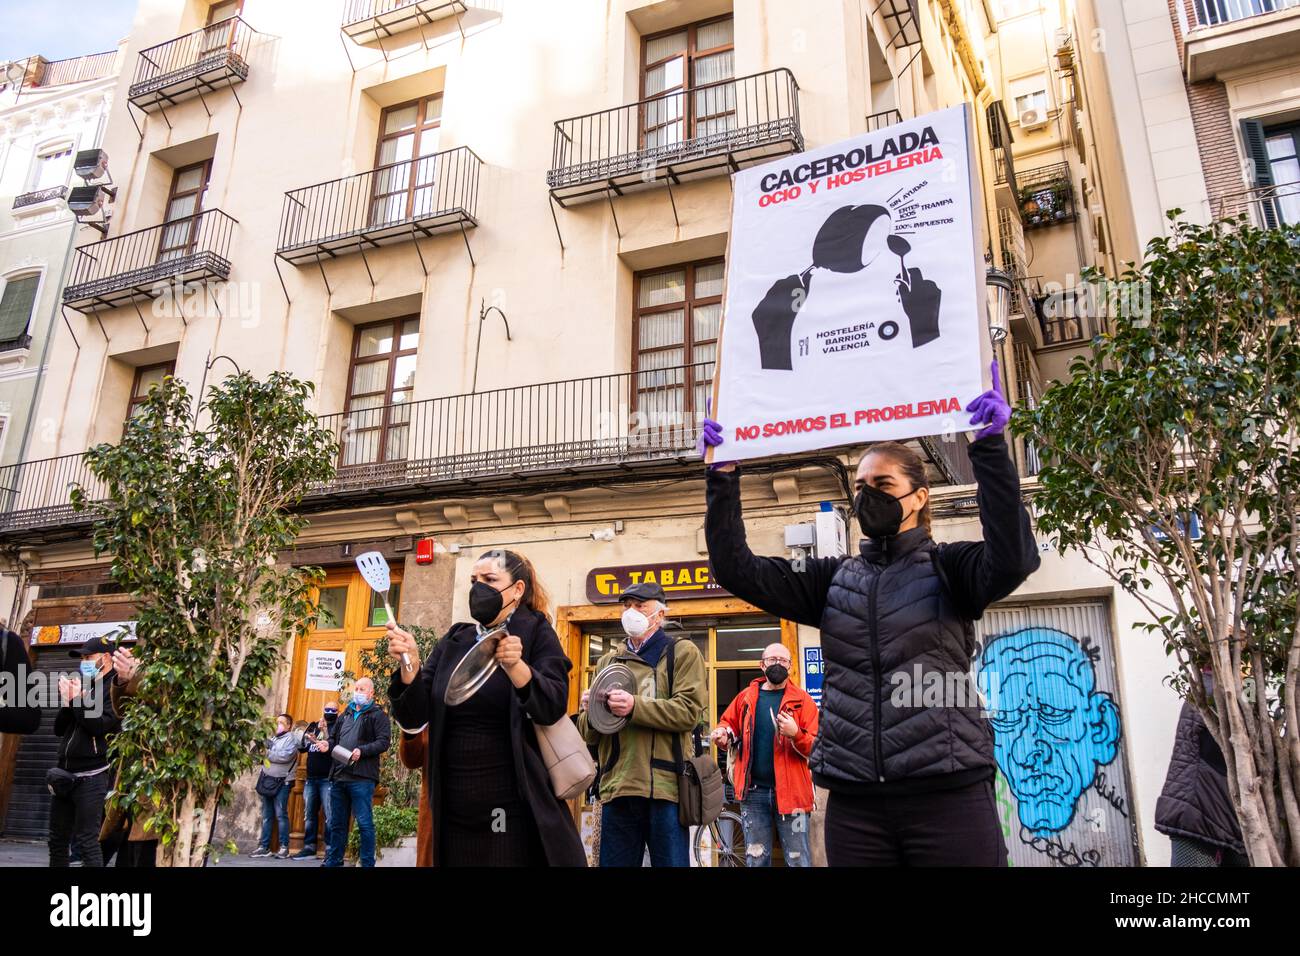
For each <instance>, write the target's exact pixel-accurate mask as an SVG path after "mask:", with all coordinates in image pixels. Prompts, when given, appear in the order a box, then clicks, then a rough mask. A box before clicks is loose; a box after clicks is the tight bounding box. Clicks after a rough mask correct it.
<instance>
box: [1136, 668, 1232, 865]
mask: <svg viewBox="0 0 1300 956" xmlns="http://www.w3.org/2000/svg"><path fill="white" fill-rule="evenodd" d="M1203 679H1204V680H1205V682H1206V685H1207V686H1206V693H1207V694H1213V692H1214V691H1213V678H1212V675H1210V674H1208V673H1206V674H1205V675H1204V678H1203ZM1156 829H1157V830H1159V831H1160V832H1161V833H1163V834H1165V835H1166V836H1167V837H1169V840H1170V842H1171V843H1172V844H1173V852H1172V855H1171V858H1170V861H1169V865H1170V866H1248V865H1249V861H1248V860H1247V857H1246V847H1245V844H1244V843H1243V842H1242V839H1241V826H1240V825H1239V824H1238V822H1237V812H1236V811H1235V810H1234V809H1233V807H1232V798H1231V797H1229V795H1228V765H1227V764H1226V763H1225V762H1224V759H1223V751H1222V750H1220V749H1219V745H1218V744H1217V743H1215V741H1214V737H1213V736H1211V734H1210V731H1209V728H1207V727H1206V726H1205V719H1204V718H1203V717H1201V712H1200V711H1199V710H1198V709H1197V708H1196V705H1195V704H1194V703H1193V702H1192V701H1190V700H1188V701H1184V703H1183V709H1182V712H1181V713H1179V715H1178V729H1177V731H1175V733H1174V749H1173V753H1172V754H1171V755H1170V757H1169V771H1168V773H1167V774H1166V775H1165V786H1164V789H1163V790H1161V791H1160V799H1158V800H1157V801H1156Z"/></svg>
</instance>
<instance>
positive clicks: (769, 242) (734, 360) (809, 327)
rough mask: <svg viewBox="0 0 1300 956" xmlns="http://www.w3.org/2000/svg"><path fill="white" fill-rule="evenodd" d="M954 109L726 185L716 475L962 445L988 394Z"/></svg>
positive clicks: (971, 204) (965, 156)
mask: <svg viewBox="0 0 1300 956" xmlns="http://www.w3.org/2000/svg"><path fill="white" fill-rule="evenodd" d="M970 124H971V119H970V113H969V110H968V108H967V106H966V105H965V104H963V105H961V106H954V107H952V108H951V109H946V110H940V111H938V112H935V113H930V114H928V115H926V116H920V117H917V118H916V119H914V120H908V121H906V122H904V123H899V124H897V125H894V126H890V127H887V128H885V129H881V130H878V131H876V132H872V133H867V134H865V135H863V136H858V137H856V138H854V139H850V140H845V141H843V142H841V143H836V144H834V145H831V146H825V147H822V148H820V149H815V150H810V151H808V152H805V153H800V154H798V155H796V156H789V157H786V158H784V159H781V160H778V161H776V162H773V163H767V164H764V165H762V166H756V167H754V168H752V169H748V170H745V171H743V172H740V173H737V174H736V176H735V190H734V193H733V197H734V198H733V200H732V224H731V239H730V247H729V250H728V255H727V290H726V300H725V301H726V305H725V308H724V321H723V327H722V343H721V357H720V361H719V366H718V374H717V382H716V388H717V395H716V400H715V403H714V410H715V414H714V415H713V417H714V418H715V419H717V420H718V421H719V422H720V423H721V424H722V426H723V429H724V431H723V435H724V437H725V439H726V442H725V444H724V445H722V446H721V448H720V449H719V451H718V455H719V457H720V458H722V459H727V460H730V459H744V458H757V457H760V456H763V455H775V454H788V453H791V452H799V451H810V450H813V449H817V448H826V447H830V446H833V445H846V444H854V443H858V442H867V441H879V440H885V439H905V438H913V437H916V436H918V435H936V434H945V433H952V432H954V431H968V430H970V429H971V426H970V416H969V414H968V413H966V412H965V411H964V409H965V406H966V403H967V402H969V401H970V400H971V399H973V398H975V396H977V395H978V394H979V393H980V392H982V391H984V390H985V389H986V388H988V384H986V383H987V382H988V381H989V372H988V365H989V359H990V358H991V357H992V348H991V346H990V344H989V339H988V333H987V310H986V306H985V301H986V296H985V291H984V260H983V256H982V250H981V249H980V247H979V246H978V245H977V239H976V235H977V232H978V229H977V226H978V223H979V221H980V220H979V219H978V218H977V210H980V211H981V212H979V213H978V215H980V216H982V209H983V200H982V198H981V192H980V181H979V178H978V175H977V173H976V171H975V167H974V165H973V164H972V158H971V151H972V143H975V146H974V148H978V141H975V140H973V132H972V129H971V125H970Z"/></svg>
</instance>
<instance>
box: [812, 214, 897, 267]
mask: <svg viewBox="0 0 1300 956" xmlns="http://www.w3.org/2000/svg"><path fill="white" fill-rule="evenodd" d="M881 219H883V220H884V222H880V220H881ZM877 223H880V226H881V228H888V224H889V212H888V210H886V209H885V207H884V206H873V205H865V206H841V207H840V208H839V209H836V210H835V211H834V212H833V213H831V214H830V215H829V216H827V217H826V221H825V222H824V223H822V226H821V228H820V229H818V230H817V236H816V238H815V239H814V240H813V248H812V255H813V264H814V265H816V266H817V267H819V268H822V269H830V270H831V271H832V272H858V271H860V270H861V269H862V267H863V265H865V263H866V262H867V261H869V260H870V258H871V257H874V256H875V255H876V254H878V253H879V251H880V250H879V249H877V248H874V247H873V248H872V249H871V250H869V251H868V250H864V248H863V244H864V243H865V242H866V241H867V234H868V233H870V232H871V230H872V227H874V226H876V225H877ZM864 256H866V258H865V259H864Z"/></svg>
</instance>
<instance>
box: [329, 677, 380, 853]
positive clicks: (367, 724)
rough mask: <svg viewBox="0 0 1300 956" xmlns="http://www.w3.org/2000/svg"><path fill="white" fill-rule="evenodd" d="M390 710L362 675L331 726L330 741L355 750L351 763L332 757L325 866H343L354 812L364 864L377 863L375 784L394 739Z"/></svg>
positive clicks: (337, 745)
mask: <svg viewBox="0 0 1300 956" xmlns="http://www.w3.org/2000/svg"><path fill="white" fill-rule="evenodd" d="M392 733H393V731H392V726H391V722H390V720H389V718H388V715H387V714H386V713H384V711H383V710H382V709H381V708H379V707H376V706H375V684H374V681H372V680H371V679H370V678H369V677H363V678H361V679H360V680H359V681H357V682H356V683H355V684H353V685H352V701H351V703H349V704H348V706H347V709H346V710H345V711H344V712H343V713H341V714H339V716H338V718H337V719H336V720H335V721H334V726H333V727H332V728H331V729H330V736H329V747H330V752H331V753H332V752H333V749H334V748H335V747H342V748H343V749H344V750H348V751H351V755H350V757H349V759H348V762H347V763H340V762H338V761H337V760H336V761H335V762H334V767H333V769H332V770H331V771H330V803H331V809H330V822H329V824H328V830H329V837H328V840H329V851H328V852H327V853H326V854H325V865H326V866H342V865H343V851H344V850H346V849H347V845H348V830H349V829H351V817H356V818H357V831H358V832H359V833H360V836H361V865H362V866H364V867H371V866H374V865H375V816H374V799H375V787H376V786H378V784H379V758H380V756H382V755H383V754H384V753H386V752H387V751H388V747H389V744H390V743H391V740H392Z"/></svg>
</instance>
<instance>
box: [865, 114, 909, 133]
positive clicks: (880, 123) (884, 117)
mask: <svg viewBox="0 0 1300 956" xmlns="http://www.w3.org/2000/svg"><path fill="white" fill-rule="evenodd" d="M901 122H903V114H902V113H900V112H899V111H898V110H881V111H880V112H879V113H872V114H871V115H870V116H868V117H867V132H868V133H874V132H875V131H876V130H878V129H884V128H885V127H886V126H893V125H894V124H895V123H901Z"/></svg>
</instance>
